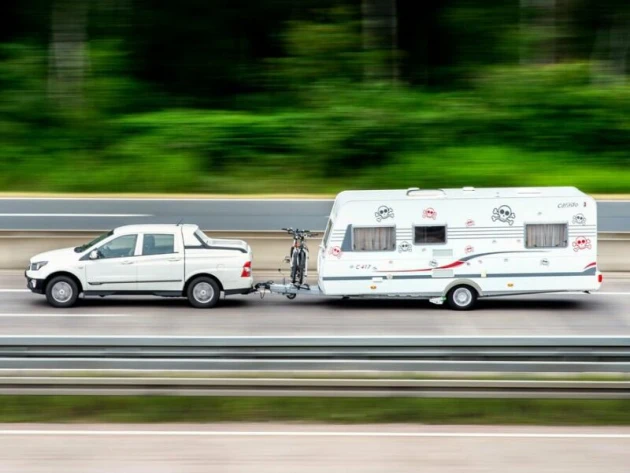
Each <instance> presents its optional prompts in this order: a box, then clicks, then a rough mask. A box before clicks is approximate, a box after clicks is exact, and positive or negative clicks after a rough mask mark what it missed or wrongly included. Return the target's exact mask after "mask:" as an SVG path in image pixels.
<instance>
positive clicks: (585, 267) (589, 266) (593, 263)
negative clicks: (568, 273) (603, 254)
mask: <svg viewBox="0 0 630 473" xmlns="http://www.w3.org/2000/svg"><path fill="white" fill-rule="evenodd" d="M593 266H597V261H593V262H592V263H589V264H587V265H586V266H584V269H588V268H591V267H593Z"/></svg>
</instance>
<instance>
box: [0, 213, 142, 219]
mask: <svg viewBox="0 0 630 473" xmlns="http://www.w3.org/2000/svg"><path fill="white" fill-rule="evenodd" d="M153 216H154V215H152V214H53V213H49V214H42V213H40V214H15V213H14V214H0V217H94V218H99V217H107V218H109V217H111V218H118V217H121V218H133V217H153Z"/></svg>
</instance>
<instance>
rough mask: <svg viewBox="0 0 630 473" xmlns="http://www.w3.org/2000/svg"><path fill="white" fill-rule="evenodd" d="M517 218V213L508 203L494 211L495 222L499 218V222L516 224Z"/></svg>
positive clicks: (493, 219)
mask: <svg viewBox="0 0 630 473" xmlns="http://www.w3.org/2000/svg"><path fill="white" fill-rule="evenodd" d="M515 218H516V214H515V213H514V212H512V209H511V208H510V207H509V206H507V205H502V206H500V207H498V208H496V209H494V210H493V211H492V221H493V222H496V221H497V220H498V221H499V222H502V223H507V224H509V225H514V219H515Z"/></svg>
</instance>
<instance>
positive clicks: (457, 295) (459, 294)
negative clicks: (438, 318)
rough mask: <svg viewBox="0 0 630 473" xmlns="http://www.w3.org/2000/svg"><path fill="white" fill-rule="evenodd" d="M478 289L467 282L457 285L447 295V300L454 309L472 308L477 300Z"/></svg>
mask: <svg viewBox="0 0 630 473" xmlns="http://www.w3.org/2000/svg"><path fill="white" fill-rule="evenodd" d="M477 296H478V294H477V291H476V290H475V289H474V288H472V287H470V286H467V285H465V284H462V285H459V286H455V287H454V288H452V289H451V290H450V291H448V294H447V295H446V302H447V304H448V306H449V307H450V308H451V309H453V310H471V309H472V308H473V307H474V306H475V304H476V302H477Z"/></svg>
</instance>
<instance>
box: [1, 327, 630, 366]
mask: <svg viewBox="0 0 630 473" xmlns="http://www.w3.org/2000/svg"><path fill="white" fill-rule="evenodd" d="M24 368H32V369H36V368H39V369H103V368H107V369H128V368H130V369H178V370H187V369H200V370H225V369H233V370H234V369H235V370H295V369H300V370H385V371H388V370H390V371H391V370H394V371H435V370H438V371H528V372H544V371H568V372H580V371H588V372H630V337H615V336H612V337H519V336H511V337H369V336H367V337H365V336H356V337H98V336H96V337H47V336H44V337H19V336H18V337H6V336H5V337H0V369H24Z"/></svg>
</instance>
